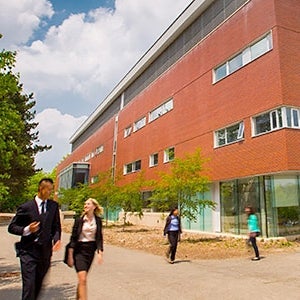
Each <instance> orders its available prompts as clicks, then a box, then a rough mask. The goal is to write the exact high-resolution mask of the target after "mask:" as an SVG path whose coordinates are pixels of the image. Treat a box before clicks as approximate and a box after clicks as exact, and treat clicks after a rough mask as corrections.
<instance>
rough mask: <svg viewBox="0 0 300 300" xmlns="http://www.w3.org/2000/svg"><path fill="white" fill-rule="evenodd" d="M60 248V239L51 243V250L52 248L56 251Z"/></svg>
mask: <svg viewBox="0 0 300 300" xmlns="http://www.w3.org/2000/svg"><path fill="white" fill-rule="evenodd" d="M60 248H61V241H60V240H58V241H57V242H56V243H55V244H54V245H53V248H52V250H53V251H58V250H59V249H60Z"/></svg>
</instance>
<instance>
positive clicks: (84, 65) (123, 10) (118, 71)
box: [0, 0, 191, 172]
mask: <svg viewBox="0 0 300 300" xmlns="http://www.w3.org/2000/svg"><path fill="white" fill-rule="evenodd" d="M190 2H191V0H180V1H179V0H178V1H174V0H151V1H149V0H102V1H100V0H51V1H50V0H9V1H7V0H0V7H1V9H0V33H1V34H2V35H3V38H2V39H0V48H1V49H6V50H16V51H17V63H16V70H15V71H16V72H19V73H20V81H21V83H23V86H24V92H26V93H31V92H33V93H34V100H35V101H36V106H35V110H36V111H37V114H36V120H35V121H37V122H38V123H39V126H38V130H39V133H40V134H39V137H40V142H41V143H42V144H48V145H52V150H50V151H47V152H44V153H41V154H38V155H37V157H36V165H37V167H38V168H42V169H43V170H44V171H47V172H48V171H51V170H52V169H53V168H54V167H55V166H56V165H57V164H58V162H59V161H60V160H61V159H62V158H63V157H64V156H66V155H67V154H68V153H69V152H70V144H69V138H70V136H71V135H72V134H73V133H74V132H75V130H76V129H77V128H78V127H79V126H80V124H82V122H83V121H84V120H85V119H86V118H87V116H88V115H89V114H91V113H92V112H93V111H94V110H95V109H96V108H97V106H98V105H99V104H100V103H101V102H102V101H103V100H104V99H105V97H106V96H107V95H108V94H109V92H111V90H112V89H113V88H114V86H115V85H116V84H117V83H118V82H119V81H120V80H121V79H122V78H123V76H124V75H125V74H126V73H127V72H128V71H129V70H130V69H131V68H132V66H133V65H134V64H135V63H136V62H137V60H138V59H139V58H140V57H141V56H142V55H143V54H144V53H145V52H146V51H147V50H148V49H149V48H150V47H151V46H152V45H153V43H154V42H155V41H156V40H157V38H158V37H159V36H160V35H161V34H162V33H163V32H164V31H165V30H166V28H167V27H168V26H169V25H170V24H171V23H172V22H173V21H174V20H175V19H176V18H177V16H178V15H179V14H180V13H181V12H182V11H183V10H184V9H185V8H186V7H187V6H188V5H189V4H190Z"/></svg>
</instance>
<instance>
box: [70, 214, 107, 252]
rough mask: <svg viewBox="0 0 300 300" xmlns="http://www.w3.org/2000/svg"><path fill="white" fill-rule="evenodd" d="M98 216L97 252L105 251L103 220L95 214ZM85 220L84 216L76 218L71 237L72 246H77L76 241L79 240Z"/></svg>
mask: <svg viewBox="0 0 300 300" xmlns="http://www.w3.org/2000/svg"><path fill="white" fill-rule="evenodd" d="M95 218H96V224H97V230H96V237H95V240H96V245H97V252H99V251H103V234H102V220H101V218H100V217H98V216H95ZM83 223H84V220H83V217H80V218H78V219H76V220H75V222H74V226H73V230H72V235H71V238H70V248H73V249H74V248H75V247H76V243H77V242H78V240H79V236H80V233H81V231H82V226H83Z"/></svg>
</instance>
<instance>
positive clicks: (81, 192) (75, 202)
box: [58, 184, 93, 216]
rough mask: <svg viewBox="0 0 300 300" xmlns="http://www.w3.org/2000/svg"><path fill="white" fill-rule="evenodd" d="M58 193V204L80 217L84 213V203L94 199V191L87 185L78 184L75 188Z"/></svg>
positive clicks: (61, 190)
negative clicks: (91, 198)
mask: <svg viewBox="0 0 300 300" xmlns="http://www.w3.org/2000/svg"><path fill="white" fill-rule="evenodd" d="M58 193H59V197H58V203H59V204H60V205H61V206H65V207H67V208H68V209H69V210H72V211H74V212H75V213H76V216H79V215H81V213H82V211H83V206H84V202H85V201H86V200H87V199H88V198H90V197H92V193H93V191H92V189H91V188H90V187H89V186H88V185H87V184H78V185H77V187H75V188H71V189H60V190H59V192H58Z"/></svg>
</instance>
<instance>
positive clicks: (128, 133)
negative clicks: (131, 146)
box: [124, 126, 132, 138]
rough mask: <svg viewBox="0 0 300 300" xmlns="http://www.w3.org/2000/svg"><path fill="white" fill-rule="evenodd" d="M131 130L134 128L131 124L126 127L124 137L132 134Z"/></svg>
mask: <svg viewBox="0 0 300 300" xmlns="http://www.w3.org/2000/svg"><path fill="white" fill-rule="evenodd" d="M131 130H132V127H131V126H129V127H127V128H125V129H124V138H125V137H127V136H129V135H130V134H131Z"/></svg>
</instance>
